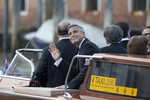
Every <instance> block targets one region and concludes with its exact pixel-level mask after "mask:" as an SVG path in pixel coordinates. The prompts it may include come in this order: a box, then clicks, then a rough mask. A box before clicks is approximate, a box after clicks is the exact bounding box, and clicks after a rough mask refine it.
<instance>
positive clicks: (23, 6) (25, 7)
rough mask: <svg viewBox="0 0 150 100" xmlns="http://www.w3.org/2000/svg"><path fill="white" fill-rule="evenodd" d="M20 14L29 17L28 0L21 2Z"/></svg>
mask: <svg viewBox="0 0 150 100" xmlns="http://www.w3.org/2000/svg"><path fill="white" fill-rule="evenodd" d="M20 7H21V8H20V14H21V16H27V15H28V0H21V3H20Z"/></svg>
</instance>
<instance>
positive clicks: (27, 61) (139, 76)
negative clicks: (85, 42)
mask: <svg viewBox="0 0 150 100" xmlns="http://www.w3.org/2000/svg"><path fill="white" fill-rule="evenodd" d="M41 54H42V49H27V48H24V49H18V50H16V55H15V56H14V58H13V59H12V61H11V63H10V65H9V67H8V69H7V70H6V72H5V74H3V75H0V98H1V100H12V99H13V100H92V99H93V100H142V99H143V100H145V99H147V100H148V99H150V86H149V84H150V75H149V73H150V57H149V56H137V55H127V54H126V55H120V54H119V55H117V54H105V53H95V54H94V55H92V56H89V55H75V56H74V57H73V59H72V61H71V64H70V67H69V70H68V73H67V76H66V80H65V89H57V88H50V87H29V86H28V85H29V81H30V77H31V76H32V73H33V71H34V70H35V69H36V65H37V64H38V60H39V58H40V56H41ZM76 58H85V60H86V63H85V66H88V71H87V73H86V76H85V79H84V82H83V84H82V86H81V87H80V89H67V85H66V84H67V80H68V77H69V74H70V71H71V68H72V64H73V62H74V59H76ZM22 69H25V70H22Z"/></svg>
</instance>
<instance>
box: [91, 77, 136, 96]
mask: <svg viewBox="0 0 150 100" xmlns="http://www.w3.org/2000/svg"><path fill="white" fill-rule="evenodd" d="M90 89H91V90H97V91H102V92H108V93H115V94H121V95H128V96H137V89H136V88H130V87H123V86H116V78H111V77H104V76H97V75H92V76H91V81H90Z"/></svg>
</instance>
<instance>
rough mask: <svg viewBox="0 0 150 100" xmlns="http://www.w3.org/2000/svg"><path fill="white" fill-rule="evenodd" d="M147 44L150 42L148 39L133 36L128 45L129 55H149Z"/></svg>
mask: <svg viewBox="0 0 150 100" xmlns="http://www.w3.org/2000/svg"><path fill="white" fill-rule="evenodd" d="M147 44H148V40H147V39H146V37H144V36H142V35H139V36H132V37H131V38H130V39H129V42H128V44H127V53H128V54H135V55H147V54H148V53H147V49H148V48H147Z"/></svg>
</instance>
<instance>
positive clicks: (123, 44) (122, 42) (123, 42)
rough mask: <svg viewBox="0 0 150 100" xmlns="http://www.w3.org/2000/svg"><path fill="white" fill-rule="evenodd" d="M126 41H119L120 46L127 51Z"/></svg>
mask: <svg viewBox="0 0 150 100" xmlns="http://www.w3.org/2000/svg"><path fill="white" fill-rule="evenodd" d="M128 41H129V40H124V41H121V42H120V44H121V45H122V47H124V48H125V49H127V44H128Z"/></svg>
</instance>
